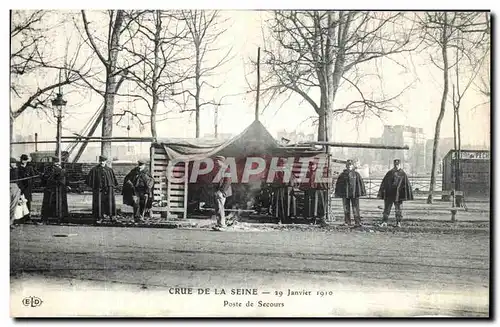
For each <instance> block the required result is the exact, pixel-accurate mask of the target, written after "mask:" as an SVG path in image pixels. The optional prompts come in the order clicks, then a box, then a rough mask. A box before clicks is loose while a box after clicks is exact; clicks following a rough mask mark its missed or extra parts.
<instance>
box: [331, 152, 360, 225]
mask: <svg viewBox="0 0 500 327" xmlns="http://www.w3.org/2000/svg"><path fill="white" fill-rule="evenodd" d="M364 195H366V189H365V183H364V182H363V178H362V177H361V175H360V174H359V173H358V172H357V171H355V170H354V164H353V162H352V160H347V162H346V169H344V171H343V172H342V173H341V174H340V175H339V177H338V178H337V183H336V184H335V196H336V197H338V198H342V204H343V207H344V219H345V224H346V225H347V226H351V205H352V210H353V211H354V227H360V226H361V215H360V213H359V197H360V196H364Z"/></svg>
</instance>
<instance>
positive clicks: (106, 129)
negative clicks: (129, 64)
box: [101, 76, 117, 162]
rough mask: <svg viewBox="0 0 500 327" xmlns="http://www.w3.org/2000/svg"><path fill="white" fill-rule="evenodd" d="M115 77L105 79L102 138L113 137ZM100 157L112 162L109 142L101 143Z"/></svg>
mask: <svg viewBox="0 0 500 327" xmlns="http://www.w3.org/2000/svg"><path fill="white" fill-rule="evenodd" d="M116 85H117V81H116V76H108V78H107V79H106V93H105V95H104V112H103V117H102V137H112V136H113V113H114V108H115V94H116ZM101 155H103V156H105V157H107V158H108V159H109V160H110V162H111V161H112V152H111V141H103V142H102V143H101Z"/></svg>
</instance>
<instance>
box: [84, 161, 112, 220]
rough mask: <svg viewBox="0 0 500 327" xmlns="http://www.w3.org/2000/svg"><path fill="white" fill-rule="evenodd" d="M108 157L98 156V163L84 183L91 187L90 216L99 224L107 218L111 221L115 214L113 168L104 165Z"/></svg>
mask: <svg viewBox="0 0 500 327" xmlns="http://www.w3.org/2000/svg"><path fill="white" fill-rule="evenodd" d="M106 161H108V158H106V157H104V156H99V164H98V165H97V166H95V167H93V168H92V169H91V170H90V172H89V174H88V175H87V180H86V184H87V185H88V186H89V187H90V188H92V216H93V217H94V223H95V224H100V223H101V222H102V220H103V219H106V218H109V219H110V220H111V221H112V222H114V221H115V216H116V202H115V188H116V187H117V186H118V181H117V180H116V177H115V173H114V171H113V169H111V168H109V167H107V166H106Z"/></svg>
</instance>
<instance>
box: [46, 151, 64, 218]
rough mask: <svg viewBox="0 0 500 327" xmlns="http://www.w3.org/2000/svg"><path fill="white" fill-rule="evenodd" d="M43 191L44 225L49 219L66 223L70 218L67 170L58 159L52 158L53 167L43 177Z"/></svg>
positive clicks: (48, 168)
mask: <svg viewBox="0 0 500 327" xmlns="http://www.w3.org/2000/svg"><path fill="white" fill-rule="evenodd" d="M41 180H42V183H41V185H42V187H45V189H44V191H43V201H42V223H44V224H46V223H48V220H49V218H57V220H58V221H59V222H64V221H66V220H67V218H68V193H67V185H66V170H65V169H63V168H62V167H61V163H60V162H59V158H58V157H52V165H50V166H49V167H47V169H45V171H44V173H43V175H42V176H41Z"/></svg>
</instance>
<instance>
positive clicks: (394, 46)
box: [262, 11, 414, 141]
mask: <svg viewBox="0 0 500 327" xmlns="http://www.w3.org/2000/svg"><path fill="white" fill-rule="evenodd" d="M412 29H413V25H412V23H410V22H409V21H407V20H406V19H405V16H404V15H403V14H402V13H397V12H391V13H381V12H351V11H340V12H335V11H275V12H274V13H273V18H272V19H269V20H268V21H267V31H268V32H269V35H265V36H264V39H265V40H266V43H265V48H264V56H263V57H264V60H263V67H264V68H265V69H266V70H267V75H266V76H265V77H264V78H263V80H262V96H263V98H267V99H268V104H269V102H270V101H274V100H275V99H276V98H277V97H279V96H280V95H287V96H288V97H290V96H291V94H293V93H295V94H297V95H299V96H300V97H302V98H303V100H304V101H306V102H307V103H309V104H310V105H311V106H312V107H313V109H314V111H315V112H316V114H317V115H318V118H319V120H318V140H321V141H327V140H328V139H329V138H330V137H329V135H330V134H331V132H332V129H331V123H332V122H331V116H332V115H333V114H339V113H348V114H351V115H354V116H363V115H366V114H367V113H373V114H376V115H380V114H381V113H382V112H387V111H391V106H392V105H391V102H392V101H393V100H394V99H396V98H397V96H399V94H396V95H394V96H391V97H382V98H375V97H373V96H369V95H368V94H367V92H365V91H363V90H362V88H361V84H362V83H361V80H362V79H363V77H365V76H364V75H363V74H362V73H361V69H358V67H359V66H360V65H361V64H365V63H369V62H370V61H373V60H376V59H379V58H383V57H389V56H390V55H393V54H397V53H401V52H404V51H410V50H412V49H413V48H414V47H413V46H411V44H412V42H410V41H411V39H410V37H411V34H412ZM349 73H352V74H351V75H353V76H351V75H350V74H349ZM343 85H345V87H350V88H352V89H353V90H355V91H356V93H357V94H358V95H359V99H356V100H354V101H352V102H351V103H349V104H347V105H346V106H345V107H343V108H339V107H337V108H336V107H335V106H334V102H335V98H336V95H337V94H338V91H339V90H340V88H341V87H342V86H343ZM318 95H319V99H318Z"/></svg>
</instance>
